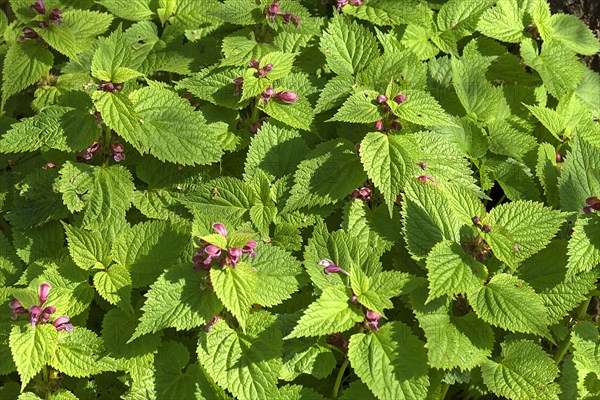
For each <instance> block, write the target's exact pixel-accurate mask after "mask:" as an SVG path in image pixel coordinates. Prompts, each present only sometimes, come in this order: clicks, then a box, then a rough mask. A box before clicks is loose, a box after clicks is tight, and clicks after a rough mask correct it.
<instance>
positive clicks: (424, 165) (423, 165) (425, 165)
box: [419, 160, 427, 171]
mask: <svg viewBox="0 0 600 400" xmlns="http://www.w3.org/2000/svg"><path fill="white" fill-rule="evenodd" d="M419 167H421V169H422V170H423V171H425V170H426V169H427V164H426V163H425V161H423V160H421V161H419Z"/></svg>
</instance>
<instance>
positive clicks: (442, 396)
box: [439, 383, 450, 400]
mask: <svg viewBox="0 0 600 400" xmlns="http://www.w3.org/2000/svg"><path fill="white" fill-rule="evenodd" d="M448 389H450V385H449V384H447V383H442V388H441V389H440V397H439V399H440V400H444V399H445V398H446V395H447V394H448Z"/></svg>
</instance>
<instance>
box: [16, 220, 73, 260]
mask: <svg viewBox="0 0 600 400" xmlns="http://www.w3.org/2000/svg"><path fill="white" fill-rule="evenodd" d="M12 234H13V245H14V246H15V250H16V252H17V255H18V256H19V258H20V259H21V260H23V262H24V263H25V264H30V263H32V262H34V261H36V260H39V259H41V258H54V257H58V254H59V252H60V251H61V249H62V248H63V246H64V243H65V235H64V231H63V229H62V227H61V226H60V224H59V223H58V222H50V223H47V224H44V225H42V226H41V227H39V228H36V229H29V230H19V229H14V230H13V231H12Z"/></svg>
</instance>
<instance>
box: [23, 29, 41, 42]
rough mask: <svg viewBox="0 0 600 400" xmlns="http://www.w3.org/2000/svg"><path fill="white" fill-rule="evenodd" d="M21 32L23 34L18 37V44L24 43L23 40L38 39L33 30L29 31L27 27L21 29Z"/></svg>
mask: <svg viewBox="0 0 600 400" xmlns="http://www.w3.org/2000/svg"><path fill="white" fill-rule="evenodd" d="M22 32H23V36H19V42H24V41H25V39H34V40H35V39H38V38H39V37H40V36H39V35H38V34H37V32H36V31H34V30H33V29H31V28H30V27H28V26H26V27H25V28H23V30H22Z"/></svg>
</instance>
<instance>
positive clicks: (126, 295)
mask: <svg viewBox="0 0 600 400" xmlns="http://www.w3.org/2000/svg"><path fill="white" fill-rule="evenodd" d="M94 287H95V288H96V290H97V291H98V293H99V294H100V296H102V298H103V299H104V300H106V301H108V302H109V303H110V304H114V305H116V306H117V307H119V308H120V309H122V310H128V309H129V307H130V306H131V275H130V274H129V271H128V270H127V268H125V267H123V266H122V265H119V264H113V265H111V266H110V267H108V269H107V270H106V271H99V272H97V273H96V274H95V275H94Z"/></svg>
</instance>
